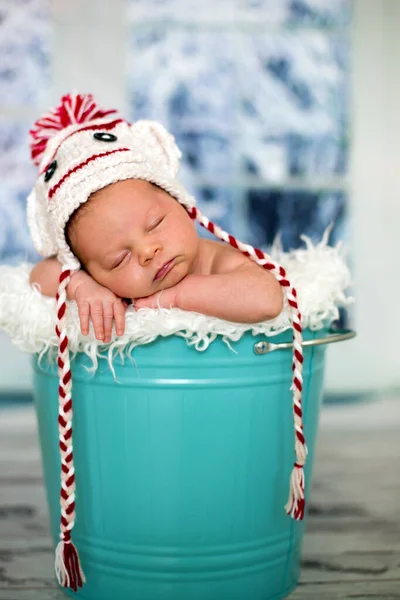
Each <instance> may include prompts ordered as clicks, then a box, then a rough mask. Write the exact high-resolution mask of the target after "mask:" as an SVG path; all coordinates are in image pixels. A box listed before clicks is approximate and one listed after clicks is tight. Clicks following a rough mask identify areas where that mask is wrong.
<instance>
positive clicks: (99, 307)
mask: <svg viewBox="0 0 400 600" xmlns="http://www.w3.org/2000/svg"><path fill="white" fill-rule="evenodd" d="M90 314H91V316H92V321H93V327H94V332H95V334H96V337H97V339H98V340H102V339H103V338H104V324H103V303H102V301H101V300H95V301H94V302H93V303H92V305H91V307H90Z"/></svg>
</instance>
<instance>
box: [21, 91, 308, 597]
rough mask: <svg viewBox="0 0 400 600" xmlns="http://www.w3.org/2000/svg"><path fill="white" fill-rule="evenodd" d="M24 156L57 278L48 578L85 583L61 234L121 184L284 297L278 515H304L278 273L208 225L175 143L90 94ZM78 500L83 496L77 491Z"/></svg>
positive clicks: (61, 113) (57, 115)
mask: <svg viewBox="0 0 400 600" xmlns="http://www.w3.org/2000/svg"><path fill="white" fill-rule="evenodd" d="M30 134H31V154H32V160H33V162H34V163H35V164H36V165H37V166H38V170H39V175H38V179H37V181H36V184H35V187H34V189H33V190H32V192H31V193H30V195H29V197H28V201H27V219H28V225H29V228H30V232H31V236H32V239H33V243H34V246H35V248H36V250H37V251H38V252H39V254H40V255H41V256H43V257H50V256H57V258H58V260H59V261H60V263H61V264H62V271H61V274H60V279H59V287H58V293H57V296H56V302H57V317H56V333H57V336H58V340H59V347H58V374H59V392H58V396H59V416H58V424H59V448H60V455H61V495H60V504H61V526H60V539H61V541H60V542H59V544H58V546H57V549H56V561H55V568H56V575H57V579H58V581H59V583H60V585H62V586H64V587H69V588H72V589H74V590H75V591H76V590H77V588H78V587H81V586H82V582H83V581H85V578H84V574H83V571H82V568H81V565H80V562H79V557H78V552H77V549H76V548H75V546H74V545H73V544H72V541H71V532H72V529H73V526H74V522H75V469H74V458H73V443H72V393H71V392H72V379H71V370H70V360H69V350H68V337H67V333H66V310H67V303H66V288H67V286H68V283H69V281H70V278H71V276H72V275H73V273H74V272H76V271H77V270H79V268H80V262H79V260H78V258H77V257H76V256H75V255H74V254H73V252H72V250H71V248H70V247H69V246H68V243H67V241H66V237H65V227H66V224H67V223H68V220H69V218H70V217H71V215H72V213H73V212H74V211H75V210H76V209H77V208H78V207H79V206H80V205H81V204H83V203H84V202H86V201H87V200H88V198H89V196H90V195H91V194H92V193H93V192H96V191H97V190H100V189H102V188H104V187H105V186H107V185H109V184H111V183H114V182H116V181H121V180H124V179H131V178H132V179H143V180H145V181H149V182H151V183H154V184H156V185H158V186H159V187H161V188H163V189H164V190H166V191H167V192H168V193H169V194H170V195H171V196H173V197H174V198H175V199H176V200H178V202H180V203H181V204H182V205H183V207H184V208H185V209H186V211H187V213H188V215H189V216H190V217H191V218H192V219H196V220H197V221H198V222H199V223H200V224H201V225H202V226H203V227H205V228H206V229H207V230H209V231H211V232H212V233H213V234H214V235H215V236H216V237H217V238H218V239H219V240H222V241H224V242H227V243H228V244H230V245H232V246H233V247H234V248H237V249H238V250H240V251H241V252H242V253H243V254H245V255H246V256H248V257H250V258H251V259H253V260H254V261H255V262H256V263H257V264H259V265H260V267H262V268H264V269H267V270H269V271H271V272H272V273H273V274H274V275H275V277H276V278H277V280H278V281H279V283H280V284H281V286H282V287H283V289H284V290H285V292H286V297H287V303H288V308H289V310H290V311H291V317H292V325H293V384H292V387H291V390H292V391H293V415H294V429H295V453H296V462H295V463H294V468H293V471H292V475H291V479H290V493H289V500H288V503H287V505H286V507H285V508H286V511H287V513H288V514H290V515H291V516H292V517H293V518H294V519H302V518H303V516H304V508H305V500H304V471H303V466H304V463H305V460H306V454H307V448H306V444H305V439H304V434H303V422H302V409H301V390H302V363H303V353H302V328H301V315H300V312H299V309H298V304H297V297H296V290H295V289H294V288H293V287H292V285H291V284H290V282H289V281H288V279H287V277H286V273H285V270H284V269H283V268H282V267H280V266H279V265H277V264H275V263H274V262H273V261H272V259H271V258H270V257H269V256H267V255H266V254H264V253H263V252H262V251H261V250H260V249H258V248H253V247H252V246H250V245H248V244H244V243H242V242H240V241H239V240H236V239H235V238H234V237H233V236H232V235H230V234H228V233H226V232H225V231H224V230H222V229H221V228H220V227H218V226H217V225H215V224H214V223H212V222H211V221H209V219H207V218H206V217H205V216H204V215H203V214H202V213H201V212H200V211H199V209H198V208H197V207H196V201H195V199H194V198H193V197H192V196H190V195H189V194H188V193H187V191H186V190H185V188H184V187H183V186H182V185H181V184H180V183H179V182H178V180H177V179H176V175H177V172H178V168H179V159H180V157H181V153H180V151H179V149H178V147H177V145H176V143H175V138H174V137H173V136H172V135H171V134H170V133H168V132H167V131H166V129H165V128H164V127H163V126H162V125H161V124H160V123H157V122H155V121H146V120H140V121H137V122H135V123H133V124H131V123H128V122H127V121H126V120H124V119H122V118H120V117H118V115H117V113H116V111H115V110H105V109H103V108H101V107H100V106H99V105H98V104H97V103H96V101H95V100H94V98H93V96H92V95H91V94H87V95H80V94H67V95H65V96H63V97H62V98H61V101H60V103H59V105H58V106H57V107H56V108H55V109H53V110H51V111H50V112H48V113H47V114H45V115H43V116H42V117H41V118H40V119H39V120H38V121H36V123H35V124H34V126H33V128H32V129H31V130H30ZM81 493H83V492H81Z"/></svg>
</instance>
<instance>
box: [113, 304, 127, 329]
mask: <svg viewBox="0 0 400 600" xmlns="http://www.w3.org/2000/svg"><path fill="white" fill-rule="evenodd" d="M125 310H126V309H125V307H124V305H123V302H119V301H117V302H114V317H115V329H116V331H117V335H123V334H124V331H125Z"/></svg>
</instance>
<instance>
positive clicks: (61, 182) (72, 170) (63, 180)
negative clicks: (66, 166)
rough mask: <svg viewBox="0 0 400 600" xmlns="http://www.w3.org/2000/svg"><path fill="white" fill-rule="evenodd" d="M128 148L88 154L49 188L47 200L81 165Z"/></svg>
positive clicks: (84, 165)
mask: <svg viewBox="0 0 400 600" xmlns="http://www.w3.org/2000/svg"><path fill="white" fill-rule="evenodd" d="M129 150H130V148H117V149H115V150H110V151H109V152H103V153H102V154H94V155H93V156H90V158H87V159H86V160H85V161H84V162H82V163H80V164H79V165H76V167H74V168H73V169H70V170H69V171H68V172H67V173H65V175H64V176H63V177H62V178H61V179H60V181H59V182H58V183H56V185H54V186H53V187H52V188H51V189H50V190H49V200H51V198H52V197H53V196H54V194H55V193H56V191H57V190H59V189H60V187H61V186H62V185H63V184H64V183H65V181H66V180H67V179H68V177H69V176H70V175H72V174H73V173H76V171H79V169H83V167H86V165H88V164H89V163H90V162H92V161H94V160H97V159H98V158H103V157H104V156H109V155H110V154H115V153H116V152H129Z"/></svg>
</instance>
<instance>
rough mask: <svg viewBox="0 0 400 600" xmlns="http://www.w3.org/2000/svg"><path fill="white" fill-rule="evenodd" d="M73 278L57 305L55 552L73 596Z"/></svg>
mask: <svg viewBox="0 0 400 600" xmlns="http://www.w3.org/2000/svg"><path fill="white" fill-rule="evenodd" d="M70 278H71V269H70V268H69V267H67V266H65V265H64V266H63V267H62V270H61V274H60V281H59V287H58V293H57V296H56V301H57V325H56V333H57V336H58V338H59V347H58V377H59V388H58V401H59V406H58V431H59V441H60V444H59V445H60V457H61V494H60V505H61V526H60V529H61V531H60V539H61V541H60V542H59V544H58V546H57V548H56V558H55V571H56V576H57V581H58V583H59V584H60V585H61V586H63V587H66V588H71V589H73V590H74V592H76V591H77V589H78V587H82V583H83V582H85V581H86V580H85V575H84V573H83V571H82V567H81V564H80V560H79V556H78V552H77V550H76V548H75V546H74V545H73V543H72V542H71V530H72V528H73V526H74V524H75V469H74V459H73V448H72V397H71V389H72V379H71V370H70V362H69V350H68V337H67V334H66V314H65V313H66V308H67V304H66V299H67V294H66V288H67V285H68V283H69V281H70Z"/></svg>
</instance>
